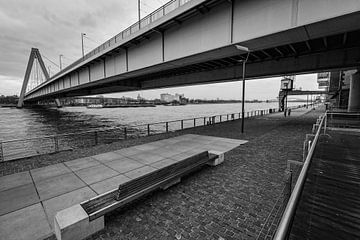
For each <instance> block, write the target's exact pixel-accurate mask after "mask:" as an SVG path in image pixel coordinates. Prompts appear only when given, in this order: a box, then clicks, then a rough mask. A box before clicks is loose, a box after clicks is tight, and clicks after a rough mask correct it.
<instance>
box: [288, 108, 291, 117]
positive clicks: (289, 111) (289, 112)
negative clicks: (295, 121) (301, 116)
mask: <svg viewBox="0 0 360 240" xmlns="http://www.w3.org/2000/svg"><path fill="white" fill-rule="evenodd" d="M290 114H291V108H289V110H288V116H289V117H290Z"/></svg>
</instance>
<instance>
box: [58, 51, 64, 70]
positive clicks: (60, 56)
mask: <svg viewBox="0 0 360 240" xmlns="http://www.w3.org/2000/svg"><path fill="white" fill-rule="evenodd" d="M62 57H63V55H62V54H60V55H59V63H60V65H59V66H60V71H61V70H62V64H61V58H62Z"/></svg>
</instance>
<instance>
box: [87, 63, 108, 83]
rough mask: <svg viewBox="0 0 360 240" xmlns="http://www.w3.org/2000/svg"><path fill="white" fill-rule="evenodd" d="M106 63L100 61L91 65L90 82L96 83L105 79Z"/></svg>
mask: <svg viewBox="0 0 360 240" xmlns="http://www.w3.org/2000/svg"><path fill="white" fill-rule="evenodd" d="M104 77H105V76H104V62H103V61H99V62H96V63H94V64H91V65H90V81H91V82H93V81H96V80H99V79H102V78H104Z"/></svg>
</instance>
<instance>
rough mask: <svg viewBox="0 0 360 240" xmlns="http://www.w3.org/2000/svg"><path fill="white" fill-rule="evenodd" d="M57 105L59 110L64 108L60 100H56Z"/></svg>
mask: <svg viewBox="0 0 360 240" xmlns="http://www.w3.org/2000/svg"><path fill="white" fill-rule="evenodd" d="M55 104H56V107H58V108H61V107H62V105H61V102H60V100H59V99H58V98H55Z"/></svg>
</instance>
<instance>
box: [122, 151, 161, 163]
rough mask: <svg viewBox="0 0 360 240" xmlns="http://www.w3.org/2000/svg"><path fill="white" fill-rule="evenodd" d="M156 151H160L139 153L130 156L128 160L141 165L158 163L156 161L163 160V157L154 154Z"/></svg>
mask: <svg viewBox="0 0 360 240" xmlns="http://www.w3.org/2000/svg"><path fill="white" fill-rule="evenodd" d="M158 151H161V150H160V149H158V150H152V151H143V152H141V153H138V154H135V155H132V156H130V157H129V158H131V159H134V160H136V161H138V162H141V163H143V164H151V163H154V162H158V161H161V160H164V159H165V157H163V156H160V155H157V154H156V153H157V152H158Z"/></svg>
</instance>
